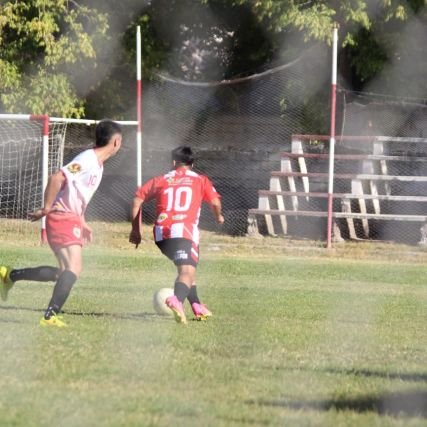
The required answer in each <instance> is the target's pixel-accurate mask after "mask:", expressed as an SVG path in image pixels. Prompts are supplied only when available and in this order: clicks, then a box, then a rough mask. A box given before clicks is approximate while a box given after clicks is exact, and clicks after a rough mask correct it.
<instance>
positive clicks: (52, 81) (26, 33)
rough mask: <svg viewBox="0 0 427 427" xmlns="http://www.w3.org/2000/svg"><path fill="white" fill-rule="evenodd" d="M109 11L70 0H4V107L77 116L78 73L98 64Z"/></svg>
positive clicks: (0, 74) (0, 52)
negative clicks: (100, 41)
mask: <svg viewBox="0 0 427 427" xmlns="http://www.w3.org/2000/svg"><path fill="white" fill-rule="evenodd" d="M107 28H108V21H107V16H106V15H103V14H99V13H98V12H97V11H96V10H92V9H90V8H88V7H86V6H84V5H80V4H77V3H76V2H74V1H67V0H27V1H25V2H17V1H16V2H12V1H8V2H4V3H3V4H2V6H1V9H0V91H1V98H0V99H1V104H2V105H1V106H2V110H4V111H8V112H23V111H30V112H32V113H36V114H37V113H40V114H41V113H48V114H52V115H61V116H74V117H79V116H81V115H82V114H83V100H82V99H81V97H80V96H79V77H80V76H81V75H82V73H85V74H86V75H87V73H89V72H93V71H94V70H96V66H97V54H98V53H97V49H96V48H97V41H98V40H99V39H100V38H102V37H104V36H105V34H106V31H107Z"/></svg>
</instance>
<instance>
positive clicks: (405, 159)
mask: <svg viewBox="0 0 427 427" xmlns="http://www.w3.org/2000/svg"><path fill="white" fill-rule="evenodd" d="M281 156H282V157H288V158H290V159H297V158H299V157H304V158H306V159H325V160H326V159H329V154H328V153H288V152H282V153H281ZM334 159H335V160H387V161H401V162H427V157H421V156H386V155H378V154H335V156H334Z"/></svg>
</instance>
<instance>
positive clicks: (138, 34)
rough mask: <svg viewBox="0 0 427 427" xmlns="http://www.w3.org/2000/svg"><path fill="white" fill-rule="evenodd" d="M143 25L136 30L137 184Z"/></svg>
mask: <svg viewBox="0 0 427 427" xmlns="http://www.w3.org/2000/svg"><path fill="white" fill-rule="evenodd" d="M141 68H142V67H141V27H140V26H139V25H138V27H137V31H136V115H137V121H138V128H137V131H136V184H137V186H138V187H139V186H140V185H141V184H142V108H141V106H142V81H141V75H142V71H141Z"/></svg>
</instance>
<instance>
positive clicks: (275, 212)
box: [248, 190, 427, 240]
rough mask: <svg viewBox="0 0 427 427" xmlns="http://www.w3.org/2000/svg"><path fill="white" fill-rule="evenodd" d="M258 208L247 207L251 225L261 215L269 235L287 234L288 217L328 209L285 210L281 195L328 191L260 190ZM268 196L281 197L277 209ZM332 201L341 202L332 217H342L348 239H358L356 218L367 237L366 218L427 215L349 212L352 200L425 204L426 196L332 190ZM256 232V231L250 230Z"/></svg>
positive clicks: (421, 218)
mask: <svg viewBox="0 0 427 427" xmlns="http://www.w3.org/2000/svg"><path fill="white" fill-rule="evenodd" d="M258 196H259V199H258V200H259V207H258V209H250V210H249V212H248V213H249V217H250V220H249V223H250V224H254V222H255V221H256V215H262V216H263V217H264V219H265V222H266V226H267V230H268V234H270V235H278V234H285V235H286V234H287V232H288V226H287V218H288V217H289V216H293V217H297V216H302V217H317V218H322V217H327V215H328V212H327V211H316V210H310V211H307V210H292V209H291V210H286V208H285V202H284V200H283V199H282V198H286V197H303V198H306V197H309V198H319V199H325V200H326V199H327V198H328V197H329V195H328V193H319V192H308V193H306V192H292V191H272V190H259V191H258ZM269 197H278V198H281V199H282V202H281V203H280V206H281V207H280V209H274V208H273V209H272V208H270V202H269ZM332 198H333V200H339V201H340V202H341V211H334V212H333V213H332V218H335V219H338V218H343V219H345V220H346V222H347V227H348V232H349V236H350V238H351V239H354V240H358V239H359V237H358V236H357V233H356V230H355V226H354V221H353V220H355V219H359V220H362V227H363V231H364V234H365V237H369V236H368V233H369V229H367V228H366V227H365V223H364V221H368V220H373V219H375V220H389V221H390V220H395V221H411V222H426V221H427V215H409V214H399V215H395V214H384V213H380V214H378V213H368V212H352V209H351V203H350V202H351V200H357V201H360V199H363V200H373V201H375V200H382V201H395V202H418V203H427V196H398V195H372V194H352V193H333V194H332ZM272 216H276V217H279V221H280V231H278V230H276V227H275V226H274V222H273V219H272ZM252 231H255V230H252Z"/></svg>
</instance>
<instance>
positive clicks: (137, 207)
mask: <svg viewBox="0 0 427 427" xmlns="http://www.w3.org/2000/svg"><path fill="white" fill-rule="evenodd" d="M143 202H144V199H141V198H140V197H138V196H135V197H134V198H133V201H132V205H131V218H132V230H131V232H130V235H129V242H130V243H133V244H134V245H136V247H138V245H139V244H140V243H141V240H142V238H141V230H142V218H141V205H142V203H143Z"/></svg>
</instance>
